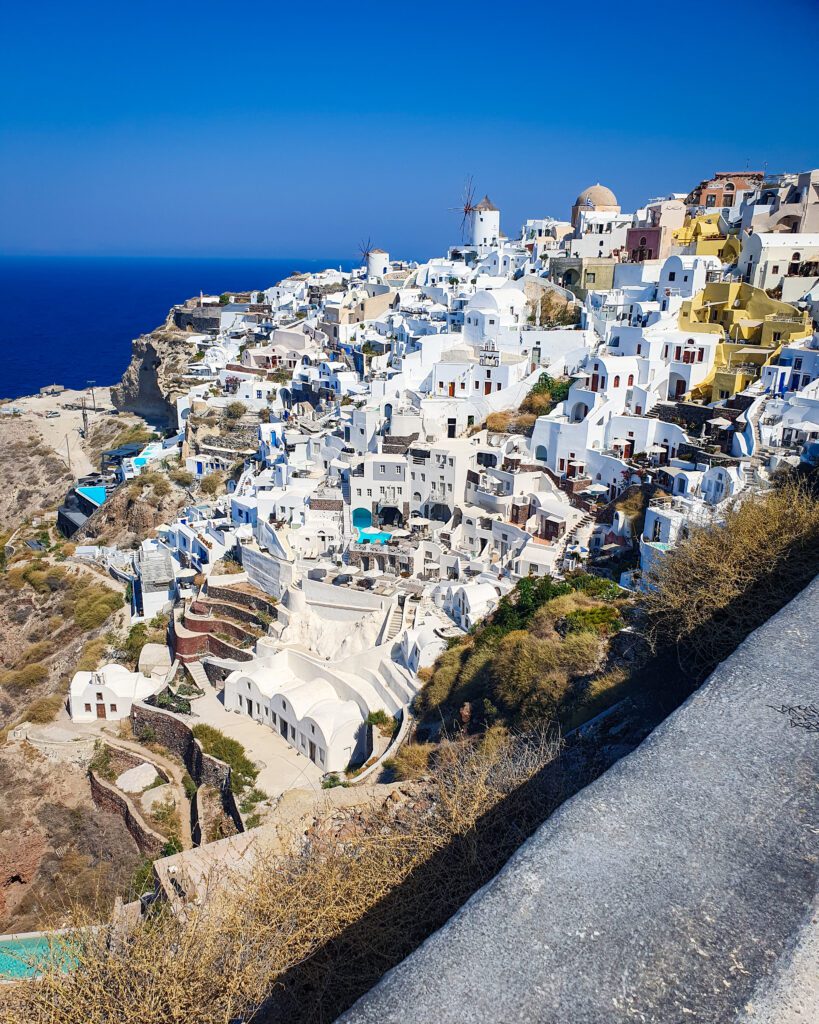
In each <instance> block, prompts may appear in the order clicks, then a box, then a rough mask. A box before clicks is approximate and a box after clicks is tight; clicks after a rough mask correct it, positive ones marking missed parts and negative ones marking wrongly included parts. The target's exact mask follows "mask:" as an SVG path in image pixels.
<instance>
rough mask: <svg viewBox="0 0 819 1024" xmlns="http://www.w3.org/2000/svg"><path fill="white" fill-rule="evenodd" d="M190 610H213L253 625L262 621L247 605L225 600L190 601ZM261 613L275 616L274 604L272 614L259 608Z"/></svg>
mask: <svg viewBox="0 0 819 1024" xmlns="http://www.w3.org/2000/svg"><path fill="white" fill-rule="evenodd" d="M191 611H192V612H194V613H195V614H196V615H207V614H208V612H213V614H214V615H219V616H225V617H226V618H229V619H235V620H236V621H237V622H247V623H250V624H251V625H254V626H261V625H262V622H261V620H260V619H259V616H258V614H257V613H256V611H254V610H253V608H252V607H249V606H244V607H242V606H239V605H237V604H228V603H227V602H226V601H217V600H210V599H208V600H204V601H203V600H201V599H200V600H197V601H193V602H192V603H191ZM259 611H261V612H262V614H263V615H269V616H270V618H275V617H276V614H275V611H276V609H275V606H273V614H271V613H269V612H267V611H265V610H264V609H259Z"/></svg>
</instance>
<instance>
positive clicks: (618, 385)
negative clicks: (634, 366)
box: [614, 373, 620, 388]
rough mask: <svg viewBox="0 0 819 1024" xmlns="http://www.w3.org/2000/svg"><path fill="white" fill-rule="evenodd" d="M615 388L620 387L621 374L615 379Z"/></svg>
mask: <svg viewBox="0 0 819 1024" xmlns="http://www.w3.org/2000/svg"><path fill="white" fill-rule="evenodd" d="M614 387H616V388H619V387H620V374H619V373H618V374H616V376H615V378H614Z"/></svg>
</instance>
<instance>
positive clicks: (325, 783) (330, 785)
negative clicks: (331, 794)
mask: <svg viewBox="0 0 819 1024" xmlns="http://www.w3.org/2000/svg"><path fill="white" fill-rule="evenodd" d="M346 785H347V783H346V782H342V781H341V779H340V778H339V777H338V775H337V774H336V773H335V772H330V774H329V775H328V776H327V777H326V778H324V779H322V782H321V788H322V789H335V788H336V786H346Z"/></svg>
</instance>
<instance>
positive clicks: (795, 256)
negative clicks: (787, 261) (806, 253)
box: [791, 252, 802, 263]
mask: <svg viewBox="0 0 819 1024" xmlns="http://www.w3.org/2000/svg"><path fill="white" fill-rule="evenodd" d="M801 259H802V253H801V252H795V253H794V254H793V256H791V263H798V262H799V261H800V260H801Z"/></svg>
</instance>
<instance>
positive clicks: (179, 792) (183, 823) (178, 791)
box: [102, 729, 193, 850]
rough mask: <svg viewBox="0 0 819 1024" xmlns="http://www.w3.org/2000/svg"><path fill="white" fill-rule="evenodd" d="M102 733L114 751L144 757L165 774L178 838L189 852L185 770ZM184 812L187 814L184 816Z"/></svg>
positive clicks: (189, 838)
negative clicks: (175, 813)
mask: <svg viewBox="0 0 819 1024" xmlns="http://www.w3.org/2000/svg"><path fill="white" fill-rule="evenodd" d="M102 732H103V735H104V737H105V742H106V744H107V745H108V746H109V747H114V748H115V749H116V748H119V749H120V750H125V751H127V752H128V753H130V754H137V755H138V756H139V757H144V758H145V760H146V761H151V762H152V763H153V764H155V765H157V766H158V767H159V768H161V769H162V770H163V771H164V772H165V773H166V774H167V776H168V778H169V780H170V782H171V785H172V786H173V789H174V798H175V800H176V805H177V807H178V808H179V819H180V827H181V831H182V835H181V836H180V837H179V838H180V840H181V842H182V849H183V850H189V849H190V848H191V846H192V845H193V840H192V839H191V817H190V802H189V801H188V798H187V796H186V795H185V787H184V786H183V785H182V777H183V775H184V774H185V769H184V768H183V767H182V766H181V765H180V764H179V763H178V762H176V761H173V760H171V759H170V758H168V757H165V756H164V755H163V754H157V753H156V752H155V751H154V750H147V749H146V748H145V747H143V746H141V745H140V744H139V743H135V742H133V741H131V740H124V739H121V738H120V737H119V736H112V735H111V734H110V733H108V732H107V731H106V730H105V729H103V730H102ZM185 811H187V812H188V813H187V814H186V813H185Z"/></svg>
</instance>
